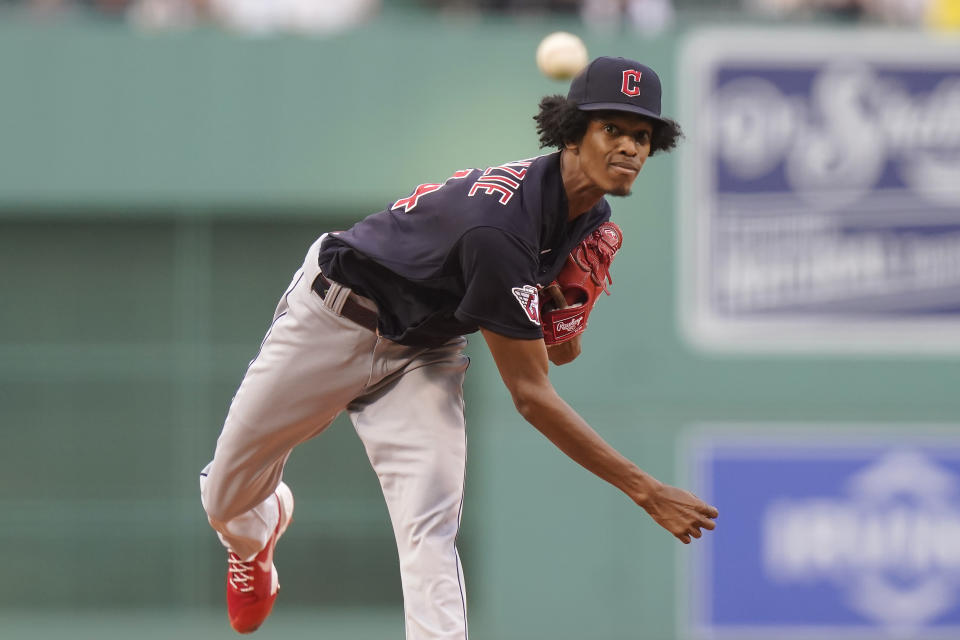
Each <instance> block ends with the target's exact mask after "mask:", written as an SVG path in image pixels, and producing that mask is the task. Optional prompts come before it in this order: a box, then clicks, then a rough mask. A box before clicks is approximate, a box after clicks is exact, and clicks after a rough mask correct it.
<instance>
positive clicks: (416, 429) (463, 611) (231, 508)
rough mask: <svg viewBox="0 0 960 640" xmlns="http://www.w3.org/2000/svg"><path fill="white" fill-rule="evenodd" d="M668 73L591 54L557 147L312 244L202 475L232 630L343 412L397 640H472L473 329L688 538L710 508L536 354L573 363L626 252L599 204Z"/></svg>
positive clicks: (536, 413) (553, 123)
mask: <svg viewBox="0 0 960 640" xmlns="http://www.w3.org/2000/svg"><path fill="white" fill-rule="evenodd" d="M660 93H661V87H660V79H659V78H658V77H657V74H656V73H655V72H654V71H653V70H652V69H650V68H649V67H647V66H644V65H642V64H640V63H639V62H635V61H633V60H627V59H623V58H608V57H603V58H597V59H596V60H594V61H593V62H591V63H590V65H589V66H587V68H586V69H585V70H584V71H583V72H582V73H580V75H578V76H577V77H575V78H574V79H573V81H572V83H571V85H570V90H569V93H568V95H567V96H566V97H564V96H560V95H557V96H549V97H545V98H543V99H542V100H541V102H540V106H539V112H538V114H537V115H536V116H535V120H536V122H537V131H538V133H539V134H540V142H541V146H542V147H546V148H549V149H553V152H551V153H547V154H545V155H541V156H538V157H534V158H528V159H520V160H514V161H511V162H505V163H504V164H501V165H499V166H495V167H488V168H485V169H462V170H459V171H456V172H454V173H453V174H452V175H450V176H449V177H448V178H446V179H445V180H443V181H441V182H436V183H425V184H421V185H418V186H417V187H416V188H415V189H413V191H412V192H411V193H409V194H407V195H405V196H404V197H401V198H399V199H398V200H396V201H395V202H393V203H391V204H390V205H389V206H388V207H387V208H386V209H385V210H384V211H381V212H379V213H375V214H373V215H371V216H369V217H367V218H365V219H364V220H361V221H360V222H358V223H357V224H355V225H354V226H353V227H352V228H350V229H348V230H346V231H342V232H336V233H329V234H324V235H323V236H321V237H320V238H319V239H318V240H317V241H316V242H315V243H314V244H313V246H311V247H310V249H309V251H308V252H307V255H306V258H305V260H304V262H303V266H302V268H301V269H300V270H298V271H297V272H296V273H295V274H294V277H293V280H292V282H291V284H290V286H289V288H288V289H287V291H286V292H285V293H284V294H283V296H282V297H281V299H280V302H279V304H278V306H277V309H276V313H275V315H274V319H273V323H272V324H271V326H270V328H269V330H268V331H267V335H266V338H265V339H264V341H263V344H262V345H261V348H260V351H259V353H258V354H257V356H256V357H255V358H254V360H253V361H252V362H251V363H250V366H249V367H248V369H247V372H246V375H245V376H244V378H243V382H242V383H241V384H240V387H239V389H238V390H237V393H236V395H235V397H234V399H233V402H232V403H231V406H230V410H229V412H228V414H227V418H226V421H225V423H224V426H223V431H222V433H221V435H220V437H219V439H218V441H217V446H216V451H215V453H214V456H213V461H212V462H210V464H208V465H207V467H206V468H205V469H204V470H203V472H202V474H201V496H202V502H203V507H204V509H205V510H206V513H207V516H208V519H209V521H210V524H211V525H212V526H213V528H214V529H215V530H216V532H217V534H218V535H219V537H220V540H221V541H222V542H223V544H224V546H226V547H227V549H228V555H227V558H228V560H227V562H228V565H227V585H226V587H227V608H228V614H229V618H230V624H231V625H232V626H233V628H234V629H236V630H237V631H239V632H241V633H246V632H250V631H253V630H255V629H257V628H258V627H259V626H260V625H261V623H262V622H263V621H264V620H265V619H266V617H267V616H268V615H269V614H270V610H271V608H272V607H273V603H274V600H275V599H276V596H277V589H278V586H279V582H278V578H277V569H276V566H275V565H274V562H273V555H274V549H275V546H276V544H277V540H278V539H279V538H280V536H281V535H283V533H284V531H285V530H286V528H287V526H288V525H289V524H290V521H291V516H292V514H293V504H294V503H293V494H292V492H291V490H290V488H289V487H288V486H287V485H286V484H285V483H284V482H282V477H283V468H284V464H285V463H286V461H287V458H288V457H289V456H290V453H291V451H292V450H293V449H294V448H295V447H296V446H297V445H298V444H300V443H302V442H304V441H306V440H308V439H310V438H313V437H314V436H317V435H319V434H320V433H321V432H323V430H324V429H326V428H327V426H328V425H329V424H330V423H331V422H332V421H333V420H334V418H336V416H337V415H338V414H340V413H341V412H343V411H346V412H347V413H348V414H349V416H350V418H351V420H352V421H353V424H354V426H355V427H356V431H357V433H358V434H359V436H360V439H361V440H362V442H363V445H364V447H365V449H366V452H367V455H368V457H369V459H370V463H371V465H372V466H373V469H374V471H375V472H376V474H377V476H378V477H379V480H380V485H381V487H382V489H383V495H384V499H385V500H386V503H387V507H388V510H389V513H390V519H391V522H392V526H393V531H394V535H395V537H396V542H397V548H398V551H399V558H400V573H401V578H402V588H403V597H404V611H405V621H406V622H405V624H406V638H407V640H440V639H447V640H466V638H467V604H466V591H465V587H464V577H463V571H462V568H461V565H460V559H459V556H458V554H457V550H456V546H455V542H456V539H457V531H458V529H459V526H460V515H461V512H462V507H463V480H464V465H465V461H466V430H465V424H464V412H463V393H462V385H463V378H464V374H465V372H466V370H467V357H466V356H465V355H464V354H463V348H464V345H465V344H466V339H465V338H464V337H463V336H464V335H466V334H470V333H474V332H476V331H480V332H481V334H482V335H483V337H484V339H485V341H486V344H487V346H488V347H489V349H490V351H491V354H492V355H493V359H494V361H495V362H496V364H497V368H498V370H499V372H500V376H501V377H502V379H503V382H504V384H505V385H506V387H507V389H508V390H509V391H510V394H511V396H512V398H513V402H514V404H515V405H516V409H517V411H518V412H519V413H520V414H521V415H522V416H523V417H524V418H525V419H526V420H527V421H528V422H529V423H530V424H532V425H533V426H534V427H535V428H536V429H538V430H539V431H540V432H542V433H543V435H545V436H546V437H547V438H548V439H549V440H550V441H551V442H552V443H553V444H554V445H556V446H557V447H559V448H560V449H561V450H562V451H563V452H564V453H565V454H566V455H567V456H569V457H570V458H571V459H572V460H573V461H575V462H577V463H578V464H580V465H582V466H583V467H585V468H586V469H587V470H589V471H591V472H592V473H594V474H596V475H597V476H599V477H601V478H603V479H604V480H606V481H607V482H609V483H610V484H612V485H613V486H614V487H616V488H618V489H620V490H621V491H623V492H624V493H625V494H626V495H627V496H629V497H630V498H631V499H632V500H633V501H634V502H635V503H636V504H637V505H639V506H640V507H642V508H643V509H645V510H646V511H647V513H649V514H650V516H651V517H652V518H653V519H654V521H656V522H657V523H658V524H660V525H661V526H662V527H663V528H665V529H666V530H667V531H669V532H670V533H671V534H672V535H674V536H675V537H676V538H678V539H679V540H680V541H681V542H684V543H689V542H690V540H691V538H699V537H700V536H701V535H702V530H703V529H713V528H714V526H715V523H714V518H716V517H717V510H716V509H715V508H714V507H712V506H710V505H708V504H706V503H704V502H702V501H701V500H700V499H698V498H697V497H696V496H694V495H693V494H691V493H689V492H687V491H684V490H682V489H678V488H676V487H672V486H669V485H666V484H663V483H661V482H659V481H658V480H656V479H655V478H653V477H652V476H650V475H649V474H648V473H646V472H644V471H643V470H641V469H640V468H638V467H637V466H636V465H635V464H633V463H632V462H631V461H630V460H628V459H627V458H625V457H624V456H623V455H621V454H620V453H618V452H617V451H616V450H614V449H613V448H612V447H611V446H610V445H609V444H607V443H606V442H605V441H604V440H603V439H602V438H601V437H600V436H599V435H598V434H597V433H596V432H595V431H594V430H593V429H592V428H591V427H590V426H589V425H588V424H587V423H586V422H585V421H584V420H583V419H582V418H581V417H580V416H579V415H578V414H577V413H576V412H575V411H574V410H573V409H572V408H571V407H570V406H569V405H567V404H566V403H565V402H564V401H563V399H562V398H560V396H559V395H557V392H556V391H555V390H554V388H553V386H552V385H551V383H550V379H549V375H548V373H549V365H548V361H552V362H553V363H554V364H564V363H567V362H570V361H571V360H573V359H575V358H576V357H577V355H578V354H579V353H580V339H581V336H582V334H583V331H584V330H585V329H586V328H587V322H588V320H589V316H590V313H591V311H592V310H593V307H594V304H595V302H596V301H597V299H598V297H599V296H600V295H601V294H602V293H604V292H607V291H608V290H609V289H608V287H609V285H610V283H611V282H612V278H611V276H610V266H611V262H612V260H613V259H614V257H615V255H616V254H617V252H618V251H619V250H620V247H621V245H622V243H623V236H622V234H621V231H620V229H619V227H617V226H616V225H615V224H614V223H612V222H611V221H610V220H609V219H610V205H609V204H608V203H607V200H606V199H605V196H607V195H615V196H626V195H628V194H629V193H630V190H631V187H632V185H633V182H634V180H635V179H636V177H637V174H638V173H639V172H640V170H641V169H642V168H643V165H644V163H645V162H646V161H647V158H648V157H650V156H652V155H654V154H655V153H657V152H661V151H669V150H670V149H672V148H674V147H675V145H676V143H677V140H678V138H679V137H680V135H681V133H680V128H679V126H678V125H677V123H676V122H674V121H673V120H671V119H669V118H666V117H663V116H661V113H660Z"/></svg>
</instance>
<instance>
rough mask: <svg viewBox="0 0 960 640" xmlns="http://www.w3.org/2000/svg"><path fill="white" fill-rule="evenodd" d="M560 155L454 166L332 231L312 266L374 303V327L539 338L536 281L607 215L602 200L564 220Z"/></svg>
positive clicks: (422, 335) (437, 334) (392, 334)
mask: <svg viewBox="0 0 960 640" xmlns="http://www.w3.org/2000/svg"><path fill="white" fill-rule="evenodd" d="M567 214H568V203H567V197H566V193H565V191H564V188H563V180H562V178H561V175H560V153H559V152H556V153H552V154H548V155H544V156H540V157H537V158H532V159H529V160H521V161H517V162H508V163H506V164H503V165H500V166H497V167H490V168H488V169H486V170H481V169H467V170H464V171H458V172H456V173H455V174H453V175H452V176H451V177H450V178H448V179H447V180H446V181H445V182H443V183H430V184H422V185H419V186H418V187H417V188H416V189H415V190H414V192H413V193H412V194H411V195H409V196H407V197H405V198H401V199H400V200H397V201H396V202H394V203H393V204H392V205H391V206H389V207H388V208H387V209H386V210H384V211H381V212H379V213H375V214H373V215H371V216H368V217H367V218H365V219H363V220H361V221H360V222H358V223H357V224H355V225H354V226H353V227H351V228H350V229H349V230H347V231H342V232H338V233H336V234H331V236H329V237H328V239H327V240H326V241H325V242H324V244H323V247H322V248H321V251H320V258H319V261H320V268H321V269H322V270H323V272H324V273H326V274H327V275H328V276H329V277H330V278H331V279H333V280H336V281H338V282H341V283H343V284H345V285H348V286H350V287H351V288H352V289H354V290H355V291H357V292H358V293H360V294H361V295H365V296H367V297H369V298H371V299H372V300H374V301H375V302H376V303H377V306H378V307H379V309H380V320H379V323H380V332H381V334H382V335H384V336H385V337H387V338H390V339H391V340H395V341H397V342H400V343H403V344H411V345H418V344H421V345H432V344H437V343H440V342H444V341H446V340H449V339H450V338H453V337H456V336H460V335H464V334H467V333H472V332H474V331H477V330H478V329H479V328H480V327H483V328H485V329H489V330H491V331H494V332H496V333H499V334H502V335H505V336H509V337H512V338H521V339H537V338H540V337H542V336H543V333H542V331H541V328H540V316H539V305H538V291H537V288H538V285H542V284H548V283H549V282H551V281H552V280H553V279H555V278H556V276H557V274H558V273H559V271H560V269H561V268H562V267H563V263H564V260H565V258H566V256H567V254H569V253H570V251H571V250H572V249H573V247H574V246H575V245H576V244H577V243H578V242H580V241H581V240H583V238H585V237H586V236H587V235H588V234H589V233H590V232H591V231H592V230H593V229H595V228H597V227H598V226H599V225H600V224H601V223H603V222H604V221H606V220H609V218H610V206H609V205H608V204H607V202H606V200H603V199H601V200H600V202H599V203H597V205H596V206H594V207H593V209H591V210H590V211H588V212H586V213H585V214H583V215H581V216H579V217H577V218H576V219H575V220H573V221H572V222H568V221H567Z"/></svg>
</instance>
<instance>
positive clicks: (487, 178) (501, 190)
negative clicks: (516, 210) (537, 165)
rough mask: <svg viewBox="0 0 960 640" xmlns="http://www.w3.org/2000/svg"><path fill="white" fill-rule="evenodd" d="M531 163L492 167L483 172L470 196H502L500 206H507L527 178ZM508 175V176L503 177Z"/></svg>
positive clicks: (471, 189)
mask: <svg viewBox="0 0 960 640" xmlns="http://www.w3.org/2000/svg"><path fill="white" fill-rule="evenodd" d="M530 164H531V163H530V162H528V161H526V160H525V161H522V162H508V163H507V164H504V165H500V166H499V167H490V168H488V169H487V170H486V171H484V172H483V175H482V176H480V179H479V180H477V181H476V182H474V183H473V185H472V186H471V187H470V193H468V194H467V195H468V196H475V195H476V194H477V193H478V192H481V191H482V192H483V193H485V194H486V195H488V196H489V195H493V194H500V199H499V202H500V204H504V205H505V204H507V203H508V202H510V199H511V198H512V197H513V194H514V193H516V192H517V189H519V188H520V181H521V180H523V179H524V178H525V177H526V176H527V169H526V167H529V166H530ZM502 174H507V175H502Z"/></svg>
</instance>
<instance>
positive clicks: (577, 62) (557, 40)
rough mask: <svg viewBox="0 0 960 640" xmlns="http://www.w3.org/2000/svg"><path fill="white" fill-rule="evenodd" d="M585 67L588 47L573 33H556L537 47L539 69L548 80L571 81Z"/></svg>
mask: <svg viewBox="0 0 960 640" xmlns="http://www.w3.org/2000/svg"><path fill="white" fill-rule="evenodd" d="M585 66H587V47H586V45H584V44H583V40H581V39H580V38H578V37H577V36H575V35H573V34H572V33H567V32H566V31H555V32H553V33H551V34H550V35H548V36H547V37H546V38H544V39H543V40H541V41H540V45H539V46H538V47H537V67H538V68H539V69H540V71H541V73H543V75H545V76H547V77H548V78H553V79H554V80H569V79H570V78H572V77H573V76H575V75H577V74H578V73H580V71H581V69H583V68H584V67H585Z"/></svg>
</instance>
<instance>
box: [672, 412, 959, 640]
mask: <svg viewBox="0 0 960 640" xmlns="http://www.w3.org/2000/svg"><path fill="white" fill-rule="evenodd" d="M903 434H909V435H903ZM685 457H686V462H687V463H688V465H689V468H690V469H691V471H692V473H693V478H692V484H693V487H694V492H695V493H697V494H699V495H701V496H702V497H703V498H704V499H705V500H707V501H708V502H710V503H711V504H715V505H717V507H718V508H719V510H720V518H718V520H717V529H716V530H715V531H714V532H712V533H710V535H708V536H705V538H704V539H702V540H700V541H696V542H695V544H694V548H693V549H692V551H693V553H692V554H691V555H689V558H690V562H689V567H688V572H687V573H688V575H687V576H686V577H685V579H684V580H682V582H683V583H684V584H686V585H687V587H688V588H689V589H690V593H689V594H687V596H688V598H687V599H686V601H687V602H688V603H689V606H688V608H687V611H686V613H685V614H684V617H685V620H684V621H683V622H684V625H683V626H684V627H685V628H686V629H687V631H688V635H689V636H690V637H693V638H704V639H706V638H711V639H714V640H747V639H750V638H756V639H760V638H763V639H764V640H769V639H770V638H777V639H778V640H779V639H784V638H820V639H823V638H828V639H830V640H836V639H840V638H878V637H888V636H890V637H904V638H911V639H915V640H923V639H932V638H958V637H960V431H958V430H957V428H956V427H953V429H952V430H951V431H947V430H941V431H939V432H937V431H934V430H932V428H927V429H924V428H923V427H920V426H917V425H903V426H902V427H901V428H900V429H897V430H896V432H894V431H892V430H883V431H881V430H879V429H873V430H863V429H860V430H854V431H851V428H850V427H849V426H847V427H845V428H844V429H831V428H828V427H825V426H824V425H810V426H809V427H807V428H805V429H803V430H800V429H799V428H798V429H791V430H789V431H785V430H784V429H783V428H782V426H777V425H768V426H766V427H765V428H764V429H763V430H760V429H752V430H747V429H745V428H742V427H740V428H737V427H732V426H731V427H714V428H706V429H703V430H700V431H699V433H698V435H697V436H695V437H693V438H691V439H690V440H689V441H688V443H687V445H686V447H685ZM685 555H687V554H685Z"/></svg>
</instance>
